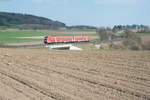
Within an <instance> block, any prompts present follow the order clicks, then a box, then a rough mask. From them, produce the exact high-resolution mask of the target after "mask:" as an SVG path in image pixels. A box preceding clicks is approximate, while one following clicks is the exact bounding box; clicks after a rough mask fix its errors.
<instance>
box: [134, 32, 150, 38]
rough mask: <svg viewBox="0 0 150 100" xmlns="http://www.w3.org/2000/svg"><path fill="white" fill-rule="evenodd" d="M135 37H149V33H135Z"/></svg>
mask: <svg viewBox="0 0 150 100" xmlns="http://www.w3.org/2000/svg"><path fill="white" fill-rule="evenodd" d="M136 36H138V37H141V36H150V33H137V34H136Z"/></svg>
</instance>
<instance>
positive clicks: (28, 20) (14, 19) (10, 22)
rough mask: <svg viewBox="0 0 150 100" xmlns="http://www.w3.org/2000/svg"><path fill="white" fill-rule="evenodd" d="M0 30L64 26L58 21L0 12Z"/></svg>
mask: <svg viewBox="0 0 150 100" xmlns="http://www.w3.org/2000/svg"><path fill="white" fill-rule="evenodd" d="M0 27H1V28H20V29H58V28H64V27H66V25H65V24H64V23H62V22H59V21H53V20H51V19H48V18H44V17H38V16H34V15H28V14H18V13H6V12H0Z"/></svg>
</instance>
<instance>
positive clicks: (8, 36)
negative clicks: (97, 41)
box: [0, 30, 96, 44]
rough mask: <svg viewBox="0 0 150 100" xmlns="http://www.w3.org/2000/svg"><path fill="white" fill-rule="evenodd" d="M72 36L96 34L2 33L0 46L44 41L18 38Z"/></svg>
mask: <svg viewBox="0 0 150 100" xmlns="http://www.w3.org/2000/svg"><path fill="white" fill-rule="evenodd" d="M72 35H75V36H77V35H88V36H95V35H96V34H94V33H93V34H92V33H90V34H89V33H88V34H86V33H85V34H78V33H77V34H72V33H44V32H38V31H34V30H31V31H29V30H28V31H19V30H18V31H0V44H7V43H23V42H34V41H41V42H42V41H43V39H27V38H18V37H32V36H72Z"/></svg>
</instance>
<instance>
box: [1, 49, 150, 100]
mask: <svg viewBox="0 0 150 100" xmlns="http://www.w3.org/2000/svg"><path fill="white" fill-rule="evenodd" d="M0 61H1V62H0V100H33V99H34V100H149V99H150V52H149V51H125V52H121V51H111V52H108V51H99V50H93V51H91V50H85V51H53V50H52V51H49V50H46V49H2V48H1V49H0Z"/></svg>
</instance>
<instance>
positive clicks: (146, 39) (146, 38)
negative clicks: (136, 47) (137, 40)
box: [141, 36, 150, 44]
mask: <svg viewBox="0 0 150 100" xmlns="http://www.w3.org/2000/svg"><path fill="white" fill-rule="evenodd" d="M141 39H142V44H146V43H150V36H142V37H141Z"/></svg>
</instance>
